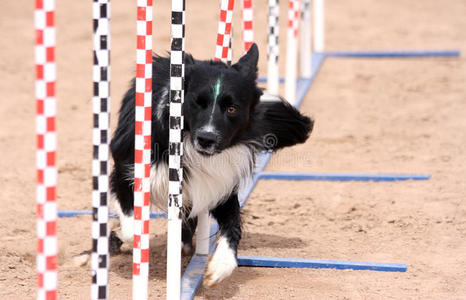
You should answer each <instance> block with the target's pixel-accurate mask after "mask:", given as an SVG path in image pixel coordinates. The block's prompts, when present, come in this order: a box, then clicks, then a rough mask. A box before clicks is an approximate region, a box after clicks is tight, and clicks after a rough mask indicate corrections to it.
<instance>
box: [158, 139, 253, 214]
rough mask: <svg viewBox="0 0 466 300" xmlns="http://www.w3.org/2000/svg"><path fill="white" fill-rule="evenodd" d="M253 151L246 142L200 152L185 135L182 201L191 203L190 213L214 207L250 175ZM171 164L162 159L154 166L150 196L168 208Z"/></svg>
mask: <svg viewBox="0 0 466 300" xmlns="http://www.w3.org/2000/svg"><path fill="white" fill-rule="evenodd" d="M253 161H254V153H253V152H252V151H251V149H250V148H248V147H247V146H245V145H236V146H233V147H230V148H228V149H225V150H223V151H222V152H220V153H218V154H214V155H211V156H205V155H202V154H200V153H199V152H197V151H196V150H195V149H194V147H193V144H192V143H191V139H190V137H189V135H186V136H185V139H184V155H183V166H184V168H186V172H188V174H189V175H188V180H184V181H183V202H184V203H188V204H191V205H192V211H191V216H197V215H198V214H199V213H200V212H201V211H205V210H212V209H213V208H215V207H217V206H218V205H219V204H220V203H221V202H222V201H225V200H226V197H228V196H229V195H230V194H231V193H232V192H233V189H235V188H236V187H237V186H241V185H242V184H244V182H245V181H246V180H247V179H248V178H249V177H250V176H251V172H252V168H253ZM167 195H168V166H167V164H166V163H164V162H159V163H157V164H156V165H155V166H152V168H151V200H152V203H154V204H155V205H156V206H157V207H159V208H160V209H162V210H165V211H166V209H167Z"/></svg>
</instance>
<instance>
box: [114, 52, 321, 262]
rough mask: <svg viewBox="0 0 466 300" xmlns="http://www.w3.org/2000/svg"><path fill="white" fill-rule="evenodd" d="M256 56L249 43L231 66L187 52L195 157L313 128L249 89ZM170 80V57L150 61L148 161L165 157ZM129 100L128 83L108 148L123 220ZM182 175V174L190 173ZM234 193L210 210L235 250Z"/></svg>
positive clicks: (187, 236) (129, 194)
mask: <svg viewBox="0 0 466 300" xmlns="http://www.w3.org/2000/svg"><path fill="white" fill-rule="evenodd" d="M258 55H259V54H258V49H257V46H256V45H255V44H254V45H253V46H252V47H251V49H250V50H249V52H248V53H247V54H246V55H245V56H243V57H242V58H241V59H240V60H239V61H238V63H236V64H234V65H233V66H231V67H228V66H227V65H226V64H224V63H222V62H217V61H199V60H195V59H194V58H193V57H192V56H191V55H186V57H185V63H186V72H185V74H186V78H185V104H184V108H183V113H184V116H185V124H184V128H185V133H188V134H189V135H188V136H189V138H190V139H191V142H192V144H193V145H194V146H195V149H196V150H197V151H198V152H199V153H201V154H203V155H215V154H216V153H220V152H221V151H223V150H225V149H227V148H230V147H232V146H234V145H238V144H243V145H246V146H248V147H249V149H251V152H253V153H254V154H255V153H257V152H258V151H262V150H277V149H281V148H283V147H288V146H292V145H295V144H298V143H303V142H305V141H306V139H307V138H308V136H309V134H310V132H311V131H312V126H313V121H312V120H311V119H310V118H308V117H306V116H303V115H302V114H300V113H299V112H298V111H297V110H296V109H295V108H294V107H293V106H291V105H290V104H288V103H287V102H286V101H277V102H260V101H259V98H260V96H261V94H262V91H261V90H260V89H259V88H258V87H257V85H256V79H257V61H258ZM169 75H170V63H169V59H168V58H162V57H159V56H154V63H153V81H152V84H153V94H152V95H153V96H152V120H153V121H152V146H153V152H152V164H157V163H159V162H167V160H168V155H167V149H168V118H169V110H168V93H169V80H170V79H169ZM218 82H220V83H221V85H220V84H217V83H218ZM216 84H217V85H218V86H221V91H220V92H218V91H219V89H218V87H217V92H218V93H215V87H216ZM134 98H135V85H134V80H133V82H132V84H131V88H130V89H129V90H128V92H127V93H126V94H125V96H124V98H123V102H122V105H121V109H120V115H119V120H118V127H117V129H116V131H115V133H114V136H113V139H112V141H111V145H110V147H111V152H112V155H113V159H114V162H115V164H114V169H113V172H112V174H111V189H112V191H113V193H114V194H115V195H116V199H117V201H118V202H119V203H120V206H121V208H122V211H123V213H124V214H125V215H132V211H133V190H132V180H131V176H129V175H130V174H129V171H128V166H132V165H133V162H134ZM207 125H209V126H212V128H215V131H212V132H209V131H206V128H207V127H206V126H207ZM188 136H187V137H188ZM184 174H185V177H189V176H190V174H189V169H188V170H185V172H184ZM185 179H186V178H185ZM236 192H237V191H236V187H232V194H231V195H224V198H225V199H227V200H226V201H223V202H222V203H221V204H219V205H218V206H217V207H216V208H214V209H213V210H212V214H213V216H214V217H215V218H216V219H217V221H218V223H219V225H220V232H221V234H222V235H224V236H226V237H227V238H228V241H229V243H230V245H231V248H232V249H233V250H234V251H235V253H236V249H237V245H238V242H239V240H240V239H241V219H240V208H239V204H238V197H237V194H236ZM187 209H188V210H189V208H187ZM195 226H196V220H193V221H189V222H185V226H184V228H183V241H184V242H185V244H188V245H191V246H192V235H193V232H194V228H195ZM112 236H113V237H114V238H116V236H115V235H112ZM114 244H115V243H114ZM115 245H117V246H118V245H119V244H118V243H117V244H115Z"/></svg>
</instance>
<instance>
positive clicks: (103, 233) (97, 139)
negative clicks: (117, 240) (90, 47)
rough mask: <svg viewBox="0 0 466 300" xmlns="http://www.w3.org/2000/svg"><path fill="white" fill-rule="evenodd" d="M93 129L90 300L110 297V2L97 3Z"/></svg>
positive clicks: (94, 14)
mask: <svg viewBox="0 0 466 300" xmlns="http://www.w3.org/2000/svg"><path fill="white" fill-rule="evenodd" d="M93 19H94V24H93V27H94V39H93V44H94V67H93V81H94V97H93V99H92V100H93V113H94V128H93V133H92V140H93V160H92V184H93V190H92V207H93V213H92V254H91V268H92V285H91V299H107V298H108V267H109V253H108V235H109V228H108V201H109V191H108V179H109V178H108V175H109V163H108V160H109V142H110V134H109V123H110V122H109V121H110V1H109V0H94V2H93Z"/></svg>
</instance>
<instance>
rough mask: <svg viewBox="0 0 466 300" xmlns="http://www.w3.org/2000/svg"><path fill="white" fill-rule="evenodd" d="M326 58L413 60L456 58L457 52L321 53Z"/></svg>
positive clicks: (458, 53) (458, 54)
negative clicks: (421, 58) (420, 58)
mask: <svg viewBox="0 0 466 300" xmlns="http://www.w3.org/2000/svg"><path fill="white" fill-rule="evenodd" d="M322 54H323V55H325V56H326V57H351V58H413V57H458V56H460V55H461V52H460V51H458V50H440V51H430V50H414V51H403V50H402V51H336V52H324V53H322Z"/></svg>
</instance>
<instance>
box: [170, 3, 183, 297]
mask: <svg viewBox="0 0 466 300" xmlns="http://www.w3.org/2000/svg"><path fill="white" fill-rule="evenodd" d="M171 14H172V15H171V17H172V18H171V49H170V50H171V51H170V96H169V97H170V117H169V137H168V140H169V146H168V149H169V157H168V180H169V181H168V232H167V299H180V294H181V223H182V211H181V209H182V206H183V195H182V186H181V185H182V181H183V166H182V162H181V159H182V156H183V122H184V120H183V102H184V47H185V40H184V36H185V0H172V12H171Z"/></svg>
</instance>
